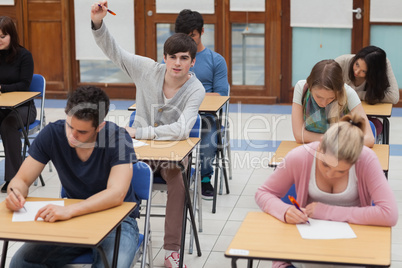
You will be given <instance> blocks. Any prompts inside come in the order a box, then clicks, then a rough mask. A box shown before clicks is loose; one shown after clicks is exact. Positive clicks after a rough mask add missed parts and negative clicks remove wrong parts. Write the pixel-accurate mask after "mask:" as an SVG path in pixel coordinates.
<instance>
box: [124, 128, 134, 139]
mask: <svg viewBox="0 0 402 268" xmlns="http://www.w3.org/2000/svg"><path fill="white" fill-rule="evenodd" d="M126 131H127V132H128V134H129V135H130V137H131V138H135V132H136V129H135V128H133V127H126Z"/></svg>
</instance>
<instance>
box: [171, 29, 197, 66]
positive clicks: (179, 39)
mask: <svg viewBox="0 0 402 268" xmlns="http://www.w3.org/2000/svg"><path fill="white" fill-rule="evenodd" d="M179 52H189V54H190V57H191V60H193V59H195V55H196V54H197V44H196V43H195V41H194V40H193V38H191V37H190V36H188V35H187V34H184V33H175V34H173V35H172V36H170V37H169V38H168V39H167V40H166V42H165V45H164V47H163V55H165V57H166V56H167V55H168V54H169V55H174V54H176V53H179Z"/></svg>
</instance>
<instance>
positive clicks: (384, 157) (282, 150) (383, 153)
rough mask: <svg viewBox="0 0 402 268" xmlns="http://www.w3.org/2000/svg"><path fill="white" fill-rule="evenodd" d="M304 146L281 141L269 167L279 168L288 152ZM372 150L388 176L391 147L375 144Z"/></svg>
mask: <svg viewBox="0 0 402 268" xmlns="http://www.w3.org/2000/svg"><path fill="white" fill-rule="evenodd" d="M301 145H302V144H300V143H297V142H295V141H281V144H279V147H278V149H276V151H275V154H274V156H273V157H272V158H271V161H270V162H269V164H268V166H270V167H277V166H278V165H279V164H280V163H281V162H282V161H283V159H284V158H285V156H286V155H287V153H288V152H290V151H291V150H292V149H294V148H296V147H298V146H301ZM372 150H373V151H374V152H375V154H376V155H377V157H378V160H379V161H380V164H381V168H382V169H383V170H384V173H385V174H386V175H387V173H388V169H389V145H388V144H374V147H373V148H372Z"/></svg>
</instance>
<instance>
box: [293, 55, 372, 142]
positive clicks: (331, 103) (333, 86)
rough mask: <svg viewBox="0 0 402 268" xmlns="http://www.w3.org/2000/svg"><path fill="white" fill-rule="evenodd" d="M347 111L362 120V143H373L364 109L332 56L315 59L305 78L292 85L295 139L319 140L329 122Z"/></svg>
mask: <svg viewBox="0 0 402 268" xmlns="http://www.w3.org/2000/svg"><path fill="white" fill-rule="evenodd" d="M350 112H352V113H355V114H357V115H359V116H361V117H362V118H363V119H364V120H365V121H366V124H365V125H366V127H365V129H364V144H365V145H366V146H369V147H373V145H374V136H373V133H372V131H371V129H370V124H369V122H368V119H367V116H366V113H365V112H364V109H363V106H362V105H361V102H360V100H359V97H358V96H357V94H356V92H355V91H354V90H353V89H352V88H351V87H350V86H348V85H346V84H345V83H344V81H343V78H342V69H341V67H340V66H339V64H338V63H337V62H336V61H334V60H322V61H319V62H317V63H316V64H315V65H314V67H313V69H312V70H311V73H310V75H309V77H307V80H300V81H299V82H297V83H296V85H295V88H294V92H293V104H292V130H293V135H294V137H295V139H296V142H298V143H309V142H313V141H319V140H320V139H321V137H322V136H323V134H324V133H325V131H327V129H328V128H329V127H330V125H331V124H333V123H336V122H338V121H339V119H340V118H341V117H342V116H344V115H346V114H349V113H350Z"/></svg>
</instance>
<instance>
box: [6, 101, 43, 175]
mask: <svg viewBox="0 0 402 268" xmlns="http://www.w3.org/2000/svg"><path fill="white" fill-rule="evenodd" d="M16 110H17V111H18V113H19V114H20V116H21V119H22V122H23V123H24V124H27V122H29V123H32V122H34V121H35V119H36V108H35V105H34V103H33V102H30V104H29V105H24V106H20V107H18V108H16ZM29 110H30V112H29V118H28V111H29ZM17 116H18V115H17V113H16V112H15V111H13V110H10V109H0V135H1V139H2V142H3V147H4V155H5V159H6V160H5V165H4V170H5V172H4V180H5V181H10V180H11V179H12V178H13V177H14V176H15V174H17V171H18V169H19V168H20V166H21V164H22V154H21V150H22V143H21V132H20V131H19V129H20V128H21V125H20V121H19V120H18V118H17Z"/></svg>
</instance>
